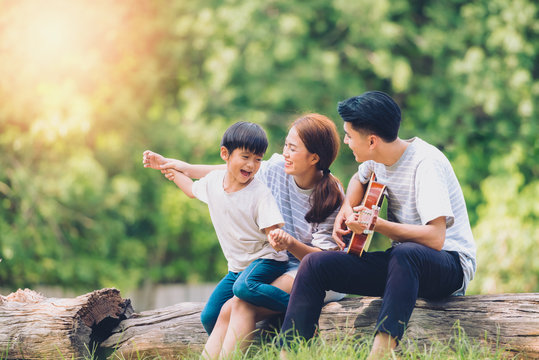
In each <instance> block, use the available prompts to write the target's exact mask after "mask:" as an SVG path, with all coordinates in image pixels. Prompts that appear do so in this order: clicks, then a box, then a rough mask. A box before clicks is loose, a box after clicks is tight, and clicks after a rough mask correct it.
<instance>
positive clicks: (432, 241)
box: [374, 216, 446, 251]
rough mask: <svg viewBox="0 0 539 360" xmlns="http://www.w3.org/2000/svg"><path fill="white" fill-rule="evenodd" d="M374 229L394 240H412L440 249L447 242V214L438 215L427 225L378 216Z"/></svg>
mask: <svg viewBox="0 0 539 360" xmlns="http://www.w3.org/2000/svg"><path fill="white" fill-rule="evenodd" d="M374 231H377V232H379V233H380V234H383V235H385V236H387V237H389V238H390V239H391V240H394V241H398V242H407V241H412V242H416V243H418V244H421V245H425V246H428V247H430V248H431V249H434V250H438V251H440V250H442V247H443V246H444V242H445V231H446V225H445V216H440V217H437V218H436V219H434V220H431V221H429V222H428V223H427V224H426V225H411V224H399V223H395V222H391V221H388V220H385V219H381V218H378V220H377V221H376V226H375V227H374Z"/></svg>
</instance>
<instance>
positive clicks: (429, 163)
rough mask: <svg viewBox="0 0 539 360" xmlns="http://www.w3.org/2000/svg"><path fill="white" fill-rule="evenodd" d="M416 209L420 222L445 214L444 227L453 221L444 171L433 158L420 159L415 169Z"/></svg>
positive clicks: (425, 222)
mask: <svg viewBox="0 0 539 360" xmlns="http://www.w3.org/2000/svg"><path fill="white" fill-rule="evenodd" d="M415 181H416V184H415V186H416V201H417V211H418V213H419V217H420V218H421V223H422V224H427V223H428V222H429V221H431V220H434V219H436V218H438V217H440V216H445V218H446V219H445V220H446V227H447V228H449V227H450V226H452V225H453V223H454V221H455V216H454V215H453V211H452V209H451V201H450V199H449V189H448V188H447V182H446V181H445V177H444V171H443V168H442V166H441V165H440V164H438V163H436V161H435V160H424V161H422V162H421V163H420V164H419V166H418V168H417V171H416V179H415Z"/></svg>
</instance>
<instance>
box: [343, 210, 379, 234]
mask: <svg viewBox="0 0 539 360" xmlns="http://www.w3.org/2000/svg"><path fill="white" fill-rule="evenodd" d="M378 211H379V208H373V209H369V208H366V207H365V206H356V207H355V208H354V212H353V213H352V214H351V215H350V216H349V217H348V219H347V220H346V226H347V227H348V228H349V229H350V230H351V231H353V232H355V233H356V234H361V233H364V232H365V231H369V229H370V228H371V227H372V225H374V226H376V220H378ZM372 228H373V229H374V227H372Z"/></svg>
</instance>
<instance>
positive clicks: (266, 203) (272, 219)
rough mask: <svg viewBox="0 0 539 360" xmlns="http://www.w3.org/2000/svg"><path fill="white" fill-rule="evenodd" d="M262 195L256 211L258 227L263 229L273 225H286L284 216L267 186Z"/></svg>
mask: <svg viewBox="0 0 539 360" xmlns="http://www.w3.org/2000/svg"><path fill="white" fill-rule="evenodd" d="M260 195H261V196H260V197H259V199H258V206H257V213H256V223H257V224H258V228H259V229H260V230H262V229H266V228H268V227H270V226H273V225H278V226H279V227H282V226H284V220H283V216H282V215H281V212H280V211H279V207H278V206H277V202H276V201H275V198H274V197H273V195H272V194H271V192H270V190H269V189H266V188H265V189H264V191H263V192H262V194H260Z"/></svg>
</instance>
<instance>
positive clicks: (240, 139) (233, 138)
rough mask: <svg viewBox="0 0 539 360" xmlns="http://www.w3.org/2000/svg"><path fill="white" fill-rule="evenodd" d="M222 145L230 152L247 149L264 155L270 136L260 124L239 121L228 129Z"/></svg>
mask: <svg viewBox="0 0 539 360" xmlns="http://www.w3.org/2000/svg"><path fill="white" fill-rule="evenodd" d="M221 146H224V147H226V148H227V150H228V152H229V153H230V154H232V152H233V151H234V150H236V149H245V150H247V151H250V152H252V153H253V154H256V155H260V156H262V155H264V154H265V153H266V149H267V148H268V138H267V136H266V132H265V131H264V129H262V127H261V126H260V125H258V124H254V123H250V122H246V121H239V122H237V123H235V124H234V125H232V126H230V127H229V128H228V129H226V131H225V133H224V135H223V139H222V140H221Z"/></svg>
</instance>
